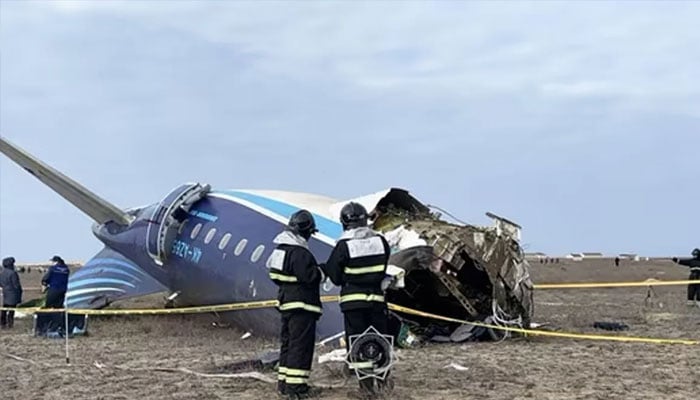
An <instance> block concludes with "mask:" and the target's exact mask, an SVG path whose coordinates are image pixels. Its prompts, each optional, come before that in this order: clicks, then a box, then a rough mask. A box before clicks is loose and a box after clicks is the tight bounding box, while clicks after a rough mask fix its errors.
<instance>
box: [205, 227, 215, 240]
mask: <svg viewBox="0 0 700 400" xmlns="http://www.w3.org/2000/svg"><path fill="white" fill-rule="evenodd" d="M215 234H216V228H211V229H209V232H207V236H205V237H204V244H209V242H211V240H212V239H214V235H215Z"/></svg>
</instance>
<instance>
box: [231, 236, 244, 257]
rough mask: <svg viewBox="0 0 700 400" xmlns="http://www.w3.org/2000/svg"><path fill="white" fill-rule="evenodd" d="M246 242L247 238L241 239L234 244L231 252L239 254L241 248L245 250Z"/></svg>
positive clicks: (241, 251) (241, 250)
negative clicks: (234, 246)
mask: <svg viewBox="0 0 700 400" xmlns="http://www.w3.org/2000/svg"><path fill="white" fill-rule="evenodd" d="M246 244H248V240H246V239H241V241H240V242H238V244H237V245H236V248H235V249H234V250H233V254H235V255H237V256H240V255H241V253H243V250H245V245H246Z"/></svg>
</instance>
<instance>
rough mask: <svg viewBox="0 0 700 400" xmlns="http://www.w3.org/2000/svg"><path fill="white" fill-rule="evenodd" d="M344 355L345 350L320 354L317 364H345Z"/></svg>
mask: <svg viewBox="0 0 700 400" xmlns="http://www.w3.org/2000/svg"><path fill="white" fill-rule="evenodd" d="M346 354H347V350H345V349H336V350H333V351H329V352H328V353H326V354H321V355H319V356H318V363H319V364H324V363H327V362H345V356H346Z"/></svg>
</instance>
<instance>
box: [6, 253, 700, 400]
mask: <svg viewBox="0 0 700 400" xmlns="http://www.w3.org/2000/svg"><path fill="white" fill-rule="evenodd" d="M531 273H532V275H533V280H534V281H535V282H536V283H553V282H576V281H578V282H582V281H588V282H601V281H640V280H645V279H648V278H656V279H663V280H672V279H686V278H687V269H685V268H683V267H678V266H675V265H673V264H672V263H671V262H670V261H669V262H659V261H657V262H637V263H633V262H625V261H623V264H622V265H621V266H620V267H619V268H616V267H615V266H614V265H613V263H612V262H611V261H610V260H607V259H606V260H597V261H584V262H572V261H564V260H562V263H560V264H539V263H533V264H532V270H531ZM21 277H22V279H23V284H24V285H25V286H38V280H39V278H40V275H39V274H38V273H31V274H22V275H21ZM685 290H686V288H685V286H663V287H656V289H655V291H656V293H657V294H658V298H657V299H656V300H655V302H656V303H657V305H656V306H647V305H645V298H646V295H647V288H646V287H639V288H623V289H617V288H615V289H568V290H539V291H537V292H536V293H535V300H536V309H535V317H534V322H538V323H547V324H551V325H552V326H555V327H557V328H560V329H561V330H562V331H570V332H589V333H598V334H608V335H629V336H649V337H665V338H690V339H700V308H691V307H687V306H686V305H685ZM28 295H29V296H28V297H27V298H30V297H31V295H32V293H28ZM659 301H660V302H662V303H663V307H659V306H658V302H659ZM214 321H215V319H214V317H213V316H211V315H199V316H172V317H169V316H156V317H148V316H145V317H121V316H118V317H112V318H99V319H98V318H93V319H91V321H90V333H91V335H90V336H89V337H81V338H75V339H71V340H70V341H69V346H70V347H69V349H70V365H66V360H65V356H64V341H63V340H56V339H43V338H34V337H31V336H30V334H29V332H30V329H31V323H30V320H29V319H24V320H18V321H17V324H16V326H15V329H14V330H13V331H0V371H2V373H0V387H1V388H2V390H3V393H2V397H3V398H8V399H37V398H43V399H64V398H71V399H140V400H146V399H261V398H275V394H274V393H275V389H274V388H275V386H274V384H272V383H266V382H262V381H258V380H254V379H249V378H214V377H201V376H197V375H193V374H189V373H184V372H168V371H158V370H155V368H159V367H162V368H173V369H174V368H179V367H185V368H188V369H190V370H193V371H198V372H208V373H211V372H220V370H221V369H222V368H224V367H225V366H226V365H229V364H231V363H234V362H236V361H241V360H245V359H247V358H249V357H253V356H255V355H257V354H259V353H260V352H261V351H263V350H265V349H275V348H276V342H275V341H274V340H263V339H259V338H255V337H250V338H247V339H241V336H242V334H243V333H244V332H243V331H240V330H236V329H234V328H222V327H216V326H213V325H212V322H214ZM595 321H615V322H622V323H625V324H627V325H629V327H630V329H629V330H628V331H625V332H606V331H600V330H596V329H594V328H593V326H592V325H593V323H594V322H595ZM398 354H399V358H400V361H399V363H398V364H397V365H396V368H395V370H394V373H393V375H394V377H395V384H396V388H395V390H394V393H393V394H392V395H391V396H390V398H397V399H399V398H400V399H403V400H407V399H557V400H564V399H614V398H620V399H690V398H695V397H696V396H697V390H698V388H699V387H700V346H698V345H655V344H639V343H618V342H602V341H590V340H571V339H560V338H545V337H530V338H527V339H517V340H510V341H507V342H504V343H499V344H496V343H467V344H457V345H450V344H430V345H426V346H424V347H422V348H419V349H405V350H399V351H398ZM8 355H13V356H17V357H21V358H22V359H24V360H19V359H16V358H11V357H9V356H8ZM96 363H99V365H101V366H102V368H98V367H97V366H96ZM451 363H456V364H459V365H461V366H463V367H466V368H467V369H466V370H457V369H454V368H450V367H447V366H448V365H450V364H451ZM339 371H340V365H339V364H337V363H335V364H334V363H330V364H322V365H315V366H314V371H313V374H312V380H313V383H314V384H316V385H319V386H328V387H330V388H329V389H327V390H326V391H325V392H324V396H323V398H326V399H344V398H352V397H354V393H355V390H356V382H355V381H354V380H349V381H347V382H345V381H344V378H343V377H342V375H341V374H340V373H339ZM266 375H267V376H268V377H269V378H272V379H274V378H275V375H274V374H272V373H267V374H266Z"/></svg>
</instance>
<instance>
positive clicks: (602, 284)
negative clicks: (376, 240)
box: [533, 279, 700, 289]
mask: <svg viewBox="0 0 700 400" xmlns="http://www.w3.org/2000/svg"><path fill="white" fill-rule="evenodd" d="M689 284H700V280H683V281H659V280H656V279H649V280H646V281H642V282H590V283H589V282H580V283H539V284H535V285H533V286H534V288H535V289H583V288H606V287H634V286H670V285H689Z"/></svg>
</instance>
